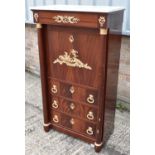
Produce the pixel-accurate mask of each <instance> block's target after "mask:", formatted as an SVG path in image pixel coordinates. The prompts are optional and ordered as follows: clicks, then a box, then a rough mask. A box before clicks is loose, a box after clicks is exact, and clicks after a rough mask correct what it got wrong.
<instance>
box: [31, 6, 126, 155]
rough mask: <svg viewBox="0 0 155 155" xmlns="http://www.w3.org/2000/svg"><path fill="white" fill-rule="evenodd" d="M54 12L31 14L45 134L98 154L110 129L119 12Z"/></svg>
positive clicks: (115, 92)
mask: <svg viewBox="0 0 155 155" xmlns="http://www.w3.org/2000/svg"><path fill="white" fill-rule="evenodd" d="M56 8H57V7H55V8H53V9H52V7H51V9H50V10H47V9H45V10H44V9H32V10H33V16H34V22H35V23H37V28H38V44H39V55H40V69H41V82H42V95H43V114H44V129H45V131H46V132H47V131H49V130H50V129H52V128H53V129H56V130H58V131H60V132H63V133H65V134H69V135H71V136H73V137H76V138H80V139H82V140H84V141H86V142H88V143H93V144H94V146H95V151H96V152H99V151H100V150H101V148H102V146H103V145H104V144H105V142H106V141H107V140H108V138H109V136H110V134H111V133H112V132H113V128H114V115H115V103H116V97H117V80H118V68H119V56H120V46H121V29H122V21H123V9H112V10H113V11H110V12H108V11H105V12H104V11H102V10H99V11H95V9H94V10H93V11H92V12H91V11H89V12H85V11H84V10H83V11H77V10H76V12H74V11H69V10H68V11H67V10H64V9H63V8H62V9H60V10H58V9H56ZM98 8H99V7H98ZM101 9H102V8H101ZM89 10H90V9H89Z"/></svg>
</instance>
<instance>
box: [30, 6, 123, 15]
mask: <svg viewBox="0 0 155 155" xmlns="http://www.w3.org/2000/svg"><path fill="white" fill-rule="evenodd" d="M30 10H32V11H40V10H42V11H67V12H90V13H112V12H116V11H123V10H125V8H124V7H120V6H93V5H87V6H86V5H47V6H34V7H30Z"/></svg>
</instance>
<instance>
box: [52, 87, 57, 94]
mask: <svg viewBox="0 0 155 155" xmlns="http://www.w3.org/2000/svg"><path fill="white" fill-rule="evenodd" d="M51 91H52V93H54V94H56V93H57V92H58V90H57V86H56V85H53V87H52V88H51Z"/></svg>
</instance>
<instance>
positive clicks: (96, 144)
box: [94, 142, 103, 146]
mask: <svg viewBox="0 0 155 155" xmlns="http://www.w3.org/2000/svg"><path fill="white" fill-rule="evenodd" d="M94 145H95V146H102V145H103V143H100V144H98V143H96V142H95V143H94Z"/></svg>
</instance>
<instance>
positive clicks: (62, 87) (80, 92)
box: [49, 79, 98, 105]
mask: <svg viewBox="0 0 155 155" xmlns="http://www.w3.org/2000/svg"><path fill="white" fill-rule="evenodd" d="M49 85H50V92H51V94H52V95H58V96H62V97H65V98H68V99H71V100H74V101H78V102H83V103H86V104H90V105H97V104H98V91H97V90H95V89H90V88H87V87H81V86H77V85H75V84H71V83H65V82H60V81H59V80H55V79H54V80H53V79H52V80H50V84H49Z"/></svg>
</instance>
